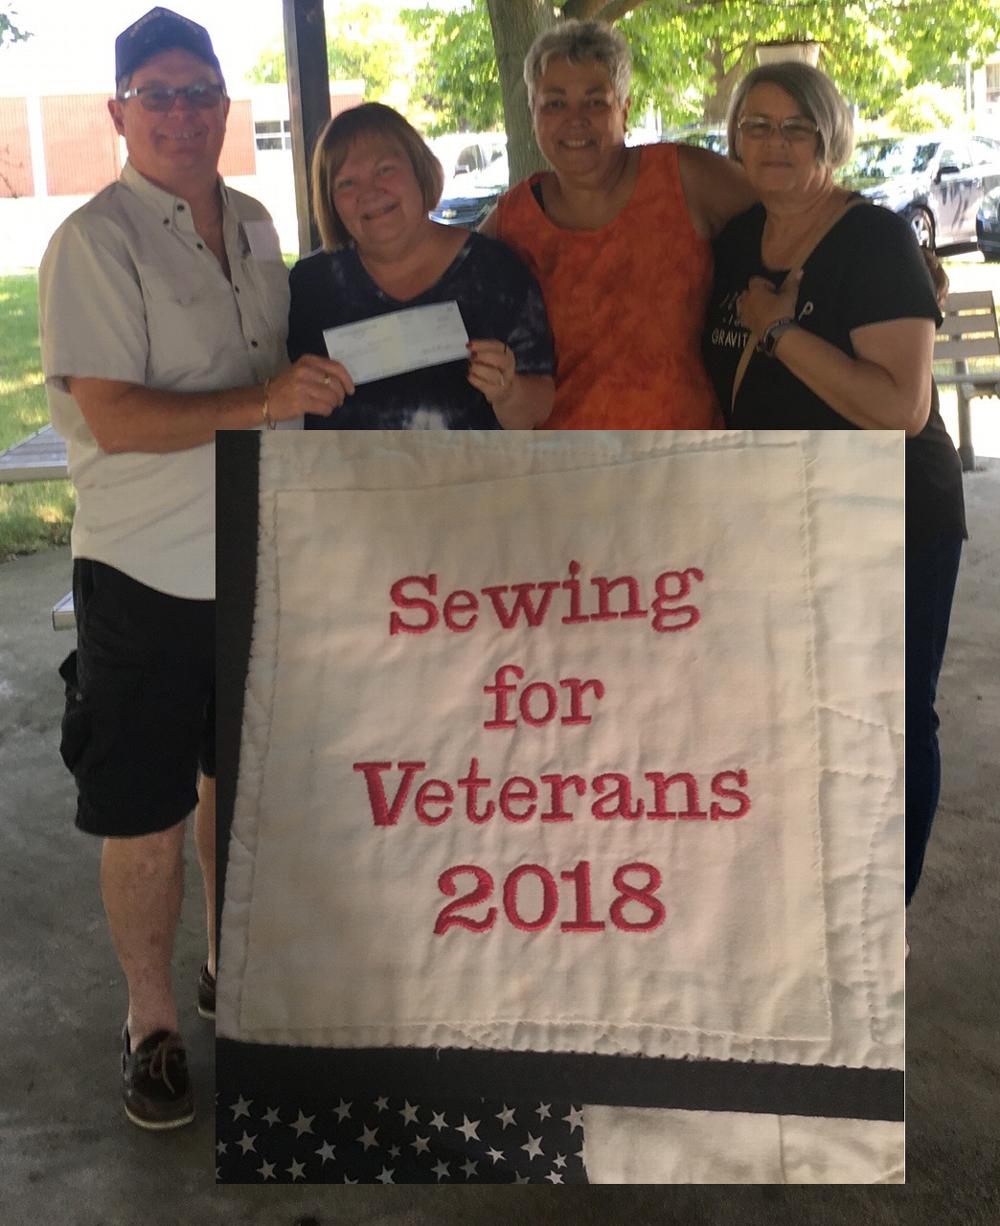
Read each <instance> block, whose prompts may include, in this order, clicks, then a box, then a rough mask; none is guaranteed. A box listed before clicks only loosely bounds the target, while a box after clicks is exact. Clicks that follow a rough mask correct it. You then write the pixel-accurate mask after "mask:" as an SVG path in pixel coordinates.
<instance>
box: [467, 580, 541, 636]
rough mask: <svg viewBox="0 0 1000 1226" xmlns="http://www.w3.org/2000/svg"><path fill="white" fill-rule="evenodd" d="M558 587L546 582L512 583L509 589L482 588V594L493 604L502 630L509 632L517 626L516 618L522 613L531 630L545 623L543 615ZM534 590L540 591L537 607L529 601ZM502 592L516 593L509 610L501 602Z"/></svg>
mask: <svg viewBox="0 0 1000 1226" xmlns="http://www.w3.org/2000/svg"><path fill="white" fill-rule="evenodd" d="M559 586H560V585H559V584H558V583H555V582H548V581H547V582H544V583H512V584H511V585H510V586H509V587H507V586H504V587H484V588H483V589H482V592H483V595H484V596H489V598H490V600H491V601H492V602H493V610H494V612H495V613H496V615H497V621H498V622H499V623H500V625H501V626H502V627H503V628H504V630H510V629H512V628H513V627H514V626H516V625H517V621H518V618H519V617H520V616H521V614H522V613H523V614H524V619H525V621H526V622H527V623H528V625H529V626H531V627H533V628H534V627H536V626H540V625H541V624H542V622H544V621H545V614H546V613H547V612H548V611H549V604H550V603H551V601H552V593H553V592H554V591H555V589H556V588H557V587H559ZM536 589H541V592H542V598H541V600H540V601H539V602H538V604H537V605H535V604H534V602H533V601H532V599H531V595H532V593H533V592H534V591H535V590H536ZM504 592H516V593H517V595H516V596H515V597H514V600H513V602H512V604H511V607H510V609H508V608H507V607H506V605H505V604H504V602H503V600H501V596H502V595H503V593H504Z"/></svg>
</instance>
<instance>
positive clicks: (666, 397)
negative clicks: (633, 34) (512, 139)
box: [483, 21, 754, 430]
mask: <svg viewBox="0 0 1000 1226" xmlns="http://www.w3.org/2000/svg"><path fill="white" fill-rule="evenodd" d="M631 73H632V65H631V58H630V55H629V50H628V44H627V43H626V42H625V40H624V38H623V37H622V36H621V34H619V33H618V32H617V31H615V30H612V29H611V28H609V27H608V26H606V25H604V24H603V23H602V22H596V21H587V22H583V21H563V22H560V24H559V25H558V26H557V27H556V28H555V29H553V30H550V31H547V32H546V33H544V34H542V35H540V36H539V37H538V38H537V39H536V40H535V42H534V44H533V45H532V47H531V49H530V50H529V52H528V55H527V57H526V59H525V67H524V76H525V81H526V82H527V85H528V99H529V103H530V106H531V112H532V119H533V122H534V130H535V139H536V140H537V141H538V147H539V148H540V149H541V151H542V153H543V154H544V155H545V157H546V160H547V161H548V162H549V163H550V165H551V166H552V170H551V171H548V172H543V173H541V174H536V175H533V176H532V177H531V178H529V179H527V180H525V181H524V182H523V183H519V184H518V185H517V186H516V187H514V188H512V189H511V190H510V191H509V192H507V193H506V194H505V195H504V196H503V197H501V199H500V201H499V202H498V204H497V208H496V209H495V211H494V212H493V213H492V214H491V215H490V216H489V217H488V218H487V219H486V221H485V222H484V224H483V229H484V231H485V232H486V233H487V234H491V235H495V236H496V237H498V238H501V239H503V240H504V242H506V243H508V244H509V246H511V247H512V248H513V249H514V251H516V252H517V253H518V255H520V256H521V258H522V259H523V260H524V261H525V263H526V264H527V265H528V267H529V268H530V269H531V271H532V272H533V273H534V275H535V277H536V278H537V280H538V281H539V283H540V285H541V287H542V294H543V296H544V298H545V305H546V308H547V310H548V314H549V322H550V324H551V327H552V333H553V336H554V338H555V346H556V398H555V408H554V410H553V412H552V416H551V418H550V419H549V421H548V422H547V423H546V424H547V425H548V426H550V427H553V428H556V429H560V428H561V429H569V430H601V429H632V430H636V429H698V428H712V427H717V426H721V425H722V417H721V414H720V413H719V409H718V405H717V404H716V401H715V396H714V393H713V391H712V387H711V383H710V382H709V379H708V376H707V375H706V374H705V370H704V367H703V366H702V361H701V332H702V326H703V323H704V317H705V309H706V306H707V302H708V295H709V291H710V289H711V283H712V254H711V246H710V244H711V240H712V238H713V237H714V235H715V234H716V233H718V231H719V230H721V228H722V227H723V226H724V225H725V223H726V222H727V221H728V220H729V219H730V218H731V217H733V216H735V215H736V214H737V213H740V212H742V211H743V210H744V209H746V208H748V207H749V206H750V204H751V203H752V202H753V199H754V197H753V193H752V192H751V190H750V188H749V186H748V185H747V182H746V179H745V176H744V174H743V172H742V170H741V169H740V168H739V167H736V166H734V164H733V163H731V162H728V161H727V160H726V159H725V158H721V157H719V156H718V155H716V154H714V153H709V152H708V151H707V150H705V149H698V148H695V147H693V146H689V145H670V144H664V145H650V146H645V147H640V148H632V149H630V148H628V147H627V146H626V144H625V122H626V119H627V117H628V109H629V102H630V99H629V87H630V83H631Z"/></svg>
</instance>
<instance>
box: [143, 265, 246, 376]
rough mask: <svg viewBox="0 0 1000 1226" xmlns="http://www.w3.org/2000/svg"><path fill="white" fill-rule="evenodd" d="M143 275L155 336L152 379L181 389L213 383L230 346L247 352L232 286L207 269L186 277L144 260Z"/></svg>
mask: <svg viewBox="0 0 1000 1226" xmlns="http://www.w3.org/2000/svg"><path fill="white" fill-rule="evenodd" d="M140 279H141V283H142V291H143V299H144V302H145V308H146V331H147V335H148V337H149V357H148V360H147V381H148V382H149V384H150V385H151V386H154V387H164V386H171V387H174V388H177V389H178V390H181V389H182V388H184V387H186V388H188V389H190V390H194V389H195V388H198V387H204V386H206V385H211V384H213V383H214V382H215V380H214V379H213V378H212V375H213V373H215V374H216V375H217V372H218V368H219V366H220V363H224V362H225V358H226V357H227V351H228V350H230V349H234V350H236V351H238V352H239V353H241V354H242V353H243V351H244V342H243V335H242V328H241V325H240V317H239V311H238V310H237V306H236V301H235V297H234V292H233V288H232V286H231V285H230V284H229V283H228V282H227V281H226V280H225V278H224V277H222V276H221V274H220V275H219V276H212V275H211V272H210V270H207V269H206V270H204V271H203V270H201V269H199V270H198V271H197V272H195V273H193V274H192V275H190V276H188V277H185V276H183V275H182V274H179V273H178V272H172V271H168V270H167V269H165V268H163V267H162V266H159V265H155V264H152V265H151V264H147V265H144V266H143V267H142V268H141V269H140ZM244 360H245V359H244ZM206 380H207V381H208V382H207V384H206Z"/></svg>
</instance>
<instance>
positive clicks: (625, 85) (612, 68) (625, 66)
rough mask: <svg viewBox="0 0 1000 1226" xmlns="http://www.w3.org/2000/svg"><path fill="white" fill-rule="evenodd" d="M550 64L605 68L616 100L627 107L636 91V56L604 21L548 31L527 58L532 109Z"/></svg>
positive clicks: (573, 23)
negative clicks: (598, 65) (560, 62)
mask: <svg viewBox="0 0 1000 1226" xmlns="http://www.w3.org/2000/svg"><path fill="white" fill-rule="evenodd" d="M550 60H566V61H567V62H568V63H570V64H586V63H596V64H603V65H604V67H605V68H606V69H607V70H608V76H609V77H610V79H611V85H612V88H613V89H614V91H615V97H616V98H617V99H618V101H619V102H620V103H621V104H622V105H623V106H624V105H625V102H626V101H627V100H628V96H629V90H630V89H631V87H632V54H631V52H630V51H629V49H628V43H627V42H626V41H625V38H624V37H623V35H621V34H620V33H619V32H618V31H617V30H613V29H612V28H611V26H609V25H607V24H606V23H605V22H603V21H576V20H574V19H568V20H566V21H560V22H559V24H558V25H556V26H554V27H553V28H552V29H551V30H545V31H543V33H541V34H539V36H538V37H537V38H536V39H535V41H534V42H533V43H532V44H531V46H530V47H529V48H528V54H527V55H526V56H525V57H524V83H525V85H527V87H528V105H529V106H531V107H533V106H534V105H535V90H536V89H537V88H538V82H539V81H540V80H541V78H542V74H543V73H544V72H545V69H546V68H547V67H548V65H549V61H550Z"/></svg>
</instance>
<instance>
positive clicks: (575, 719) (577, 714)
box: [559, 677, 604, 724]
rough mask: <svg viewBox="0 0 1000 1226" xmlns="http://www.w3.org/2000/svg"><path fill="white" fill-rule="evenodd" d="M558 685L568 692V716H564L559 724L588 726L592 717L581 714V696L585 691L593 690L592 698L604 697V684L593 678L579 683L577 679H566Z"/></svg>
mask: <svg viewBox="0 0 1000 1226" xmlns="http://www.w3.org/2000/svg"><path fill="white" fill-rule="evenodd" d="M559 684H560V685H561V686H565V688H566V689H568V690H569V715H564V716H563V717H562V719H561V720H560V721H559V722H560V723H562V724H589V723H590V722H591V720H592V719H593V716H591V715H584V713H583V695H584V694H585V693H586V692H587V690H593V692H594V697H595V698H597V699H598V700H600V699H601V698H603V697H604V682H603V681H597V680H596V679H595V678H593V677H591V678H590V679H588V680H587V681H581V680H580V678H579V677H566V678H564V679H563V680H562V681H560V682H559Z"/></svg>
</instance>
